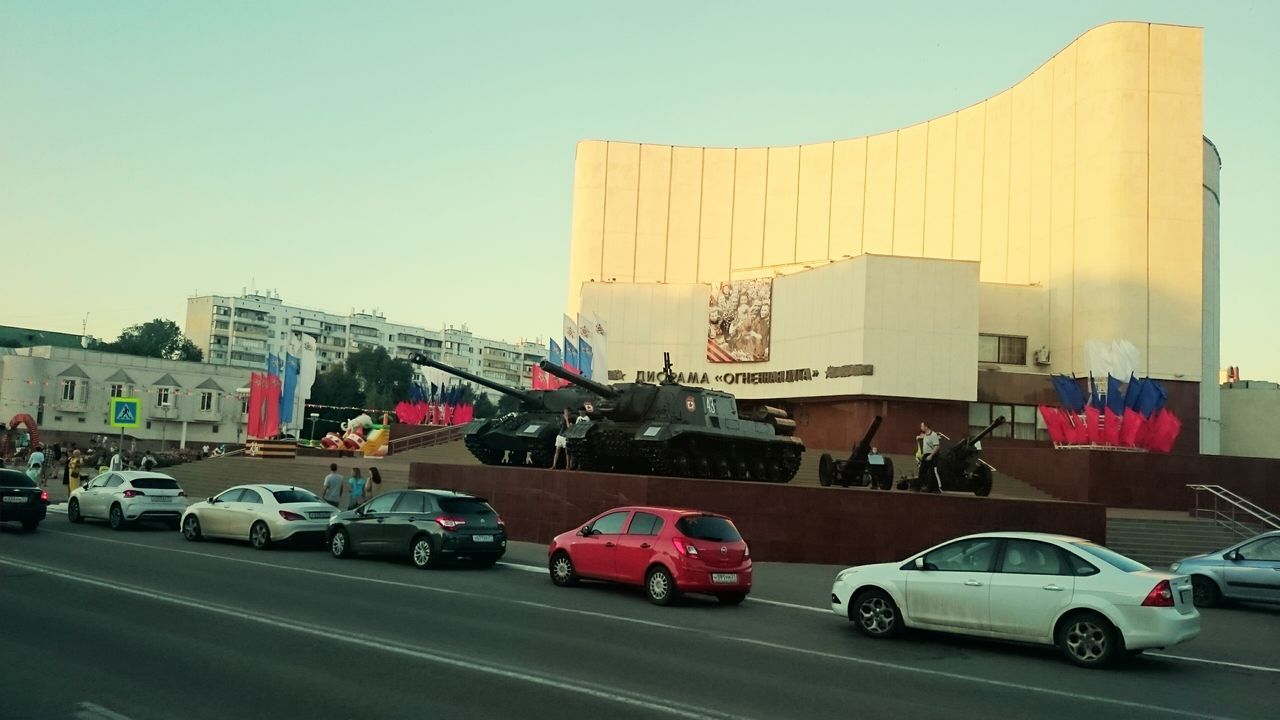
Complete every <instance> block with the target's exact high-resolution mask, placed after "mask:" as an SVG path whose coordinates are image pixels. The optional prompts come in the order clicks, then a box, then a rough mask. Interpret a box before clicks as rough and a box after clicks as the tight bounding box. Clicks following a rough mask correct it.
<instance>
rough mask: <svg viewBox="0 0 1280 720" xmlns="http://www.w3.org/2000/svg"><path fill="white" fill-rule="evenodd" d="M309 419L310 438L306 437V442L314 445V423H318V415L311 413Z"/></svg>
mask: <svg viewBox="0 0 1280 720" xmlns="http://www.w3.org/2000/svg"><path fill="white" fill-rule="evenodd" d="M310 417H311V436H310V437H308V438H307V440H308V443H309V444H311V445H315V444H316V423H317V422H319V421H320V413H318V412H313V413H311V416H310Z"/></svg>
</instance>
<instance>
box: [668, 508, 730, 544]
mask: <svg viewBox="0 0 1280 720" xmlns="http://www.w3.org/2000/svg"><path fill="white" fill-rule="evenodd" d="M676 529H677V530H679V531H680V532H682V533H684V535H685V536H686V537H691V538H693V539H694V540H710V541H711V542H736V541H738V540H741V539H742V536H741V535H739V534H738V528H736V527H734V526H733V523H731V522H729V521H728V520H727V519H725V518H722V517H717V516H715V515H688V516H685V517H682V518H680V519H679V520H677V521H676Z"/></svg>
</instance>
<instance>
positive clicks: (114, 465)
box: [107, 450, 124, 471]
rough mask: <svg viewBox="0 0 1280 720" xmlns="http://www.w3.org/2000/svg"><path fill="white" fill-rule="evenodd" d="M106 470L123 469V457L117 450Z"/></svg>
mask: <svg viewBox="0 0 1280 720" xmlns="http://www.w3.org/2000/svg"><path fill="white" fill-rule="evenodd" d="M107 469H108V470H113V471H120V470H123V469H124V456H123V455H121V454H120V451H119V450H116V451H115V454H114V455H112V456H111V464H110V465H108V466H107Z"/></svg>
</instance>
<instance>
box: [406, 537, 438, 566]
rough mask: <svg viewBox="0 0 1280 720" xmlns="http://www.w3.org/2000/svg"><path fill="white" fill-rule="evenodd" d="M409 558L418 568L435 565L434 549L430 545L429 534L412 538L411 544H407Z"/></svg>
mask: <svg viewBox="0 0 1280 720" xmlns="http://www.w3.org/2000/svg"><path fill="white" fill-rule="evenodd" d="M409 559H410V560H412V561H413V566H414V567H416V568H418V569H419V570H426V569H427V568H429V567H435V565H436V551H435V548H434V547H432V545H431V536H429V535H419V536H418V537H416V538H414V539H413V544H412V545H410V546H409Z"/></svg>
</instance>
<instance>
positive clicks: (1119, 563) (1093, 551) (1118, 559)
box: [1071, 542, 1151, 573]
mask: <svg viewBox="0 0 1280 720" xmlns="http://www.w3.org/2000/svg"><path fill="white" fill-rule="evenodd" d="M1071 544H1072V546H1073V547H1075V548H1077V549H1079V550H1083V551H1084V552H1086V553H1088V554H1090V555H1092V556H1094V557H1096V558H1098V559H1099V560H1101V561H1103V562H1105V563H1107V564H1108V565H1110V566H1112V567H1114V568H1117V569H1119V570H1123V571H1124V572H1127V573H1131V572H1142V571H1143V570H1150V569H1151V568H1149V567H1147V566H1146V565H1143V564H1142V563H1140V562H1138V561H1137V560H1130V559H1129V558H1127V557H1125V556H1123V555H1121V554H1120V553H1118V552H1116V551H1114V550H1108V549H1107V548H1104V547H1102V546H1101V545H1094V544H1093V543H1090V542H1079V543H1071Z"/></svg>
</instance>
